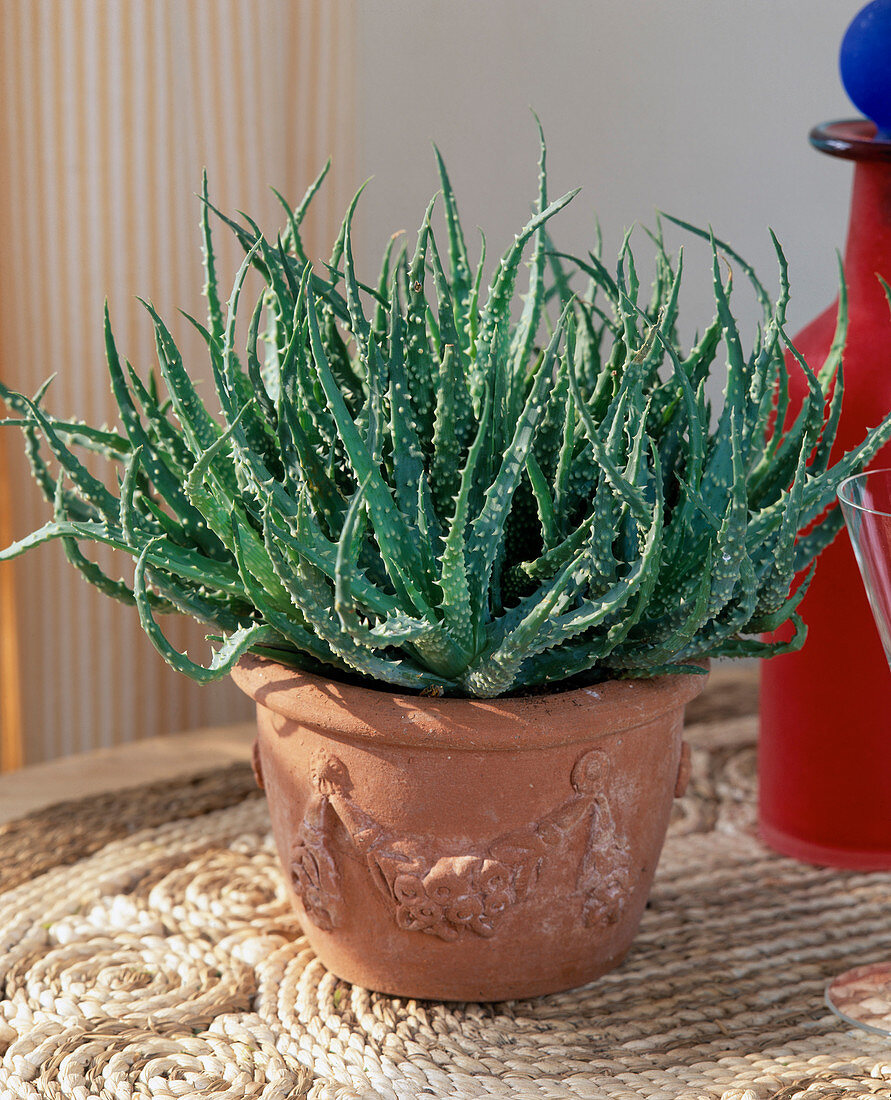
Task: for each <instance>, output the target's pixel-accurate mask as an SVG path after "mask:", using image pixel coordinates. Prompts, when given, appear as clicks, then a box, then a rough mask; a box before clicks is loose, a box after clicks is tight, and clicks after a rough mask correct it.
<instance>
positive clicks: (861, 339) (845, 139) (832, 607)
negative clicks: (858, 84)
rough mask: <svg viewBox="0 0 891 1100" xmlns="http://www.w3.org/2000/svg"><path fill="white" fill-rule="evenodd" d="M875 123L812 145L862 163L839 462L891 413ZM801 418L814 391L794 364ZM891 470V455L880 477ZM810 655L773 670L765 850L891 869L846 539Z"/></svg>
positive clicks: (850, 126) (819, 135)
mask: <svg viewBox="0 0 891 1100" xmlns="http://www.w3.org/2000/svg"><path fill="white" fill-rule="evenodd" d="M874 133H875V127H874V125H873V124H872V123H869V122H840V123H830V124H828V125H826V126H822V127H818V128H817V129H815V130H814V131H813V132H812V134H811V141H812V142H813V144H814V145H815V146H817V148H819V149H821V150H823V151H825V152H828V153H831V154H834V155H837V156H843V157H847V158H849V159H853V160H854V161H855V169H854V186H853V194H852V200H851V213H850V222H849V228H848V242H847V248H846V251H845V261H844V269H845V282H846V284H847V289H848V303H849V328H848V339H847V344H846V347H845V352H844V356H843V372H844V386H845V391H844V402H843V406H842V416H841V423H840V427H839V432H838V439H837V441H836V444H835V448H834V450H833V455H832V457H833V460H837V459H838V458H840V457H841V456H842V454H843V453H844V452H845V451H847V450H850V449H851V448H852V447H854V446H856V445H857V444H858V443H859V442H860V441H861V440H862V438H863V436H864V434H865V433H866V431H867V429H869V428H872V427H875V425H876V424H878V423H879V421H881V420H882V419H883V418H884V417H885V416H886V415H887V414H888V412H889V410H891V310H889V305H888V300H887V298H886V296H885V292H884V289H883V287H882V284H881V282H880V280H879V276H880V275H881V276H883V277H884V278H885V279H886V280H888V281H889V282H891V142H889V141H878V140H876V139H875V138H874V136H873V135H874ZM836 310H837V304H834V305H832V306H830V308H829V309H827V310H826V311H825V312H824V313H821V314H820V316H819V317H817V318H816V319H815V320H814V321H812V322H811V323H810V324H809V325H808V326H807V327H806V328H805V329H804V330H803V331H802V332H801V333H799V334H798V336H797V337H796V338H795V339H794V343H795V345H796V346H797V347H798V349H799V350H800V351H801V353H802V354H803V355H804V357H805V359H806V360H807V362H808V363H809V364H810V365H811V367H812V368H814V369H815V370H816V369H817V368H819V367H820V365H821V364H822V363H823V362H824V361H825V359H826V356H827V353H828V351H829V347H830V344H831V343H832V338H833V335H834V333H835V325H836ZM789 366H790V374H791V384H792V407H793V409H794V408H796V407H798V408H800V406H801V403H802V401H803V399H804V396H805V390H806V382H805V379H804V376H803V373H802V371H801V370H800V369H799V368H797V367H796V366H795V365H794V364H793V363H792V362H791V361H790V364H789ZM883 467H891V444H889V445H887V446H886V447H884V448H883V449H882V451H880V452H879V454H878V455H877V456H876V458H875V459H874V461H873V462H872V463H871V468H875V469H881V468H883ZM801 615H802V617H803V619H804V621H805V622H806V623H807V627H808V637H807V641H806V643H805V646H804V648H803V649H801V650H800V651H799V652H797V653H792V654H788V655H786V656H782V657H776V658H774V659H773V660H771V661H766V662H764V664H763V666H762V673H761V734H760V741H759V777H760V824H761V835H762V837H763V839H764V841H765V842H766V843H767V844H769V845H770V846H771V847H772V848H775V849H776V850H777V851H780V852H783V853H784V854H786V855H790V856H794V857H795V858H797V859H803V860H807V861H809V862H813V863H819V864H826V865H829V866H834V867H848V868H855V869H860V870H879V869H891V672H889V669H888V662H887V660H886V658H885V653H884V650H883V649H882V645H881V642H880V640H879V635H878V631H877V629H876V626H875V623H874V621H873V618H872V614H871V612H870V608H869V604H868V602H867V599H866V595H865V592H864V589H863V585H862V582H861V579H860V574H859V571H858V569H857V563H856V561H855V559H854V554H853V551H852V549H851V544H850V540H849V539H848V536H847V533H846V532H842V534H840V535H839V537H838V538H837V539H836V541H835V542H834V543H833V544H832V546H830V547H829V548H828V549H827V550H826V551H825V552H824V554H823V555H822V556H821V558H820V562H819V565H818V567H817V572H816V575H815V577H814V580H813V583H812V585H811V588H810V590H809V592H808V594H807V596H806V597H805V599H804V601H803V603H802V606H801Z"/></svg>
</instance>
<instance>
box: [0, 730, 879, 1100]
mask: <svg viewBox="0 0 891 1100" xmlns="http://www.w3.org/2000/svg"><path fill="white" fill-rule="evenodd" d="M699 713H700V715H701V716H702V717H706V711H705V710H704V709H700V712H699ZM709 717H710V719H711V720H710V721H708V722H706V723H702V722H700V724H699V725H698V726H694V727H693V728H692V729H691V730H690V733H691V734H692V735H693V737H694V739H695V740H697V741H698V743H699V747H698V748H696V749H695V750H694V774H693V781H692V783H691V791H690V793H689V794H688V795H687V797H686V798H685V799H684V800H683V801H682V802H680V803H679V804H678V807H677V812H676V816H675V820H674V822H673V824H672V828H671V832H670V834H669V839H668V841H667V843H666V847H665V851H664V854H663V858H662V862H661V864H660V868H659V873H658V875H657V879H656V886H655V888H654V892H653V896H652V900H651V904H650V906H649V908H648V910H647V913H646V915H645V917H644V921H643V925H642V928H641V932H640V935H639V937H638V940H637V941H636V944H635V947H634V949H633V950H632V952H631V955H630V956H629V958H628V960H627V962H626V963H625V965H624V966H623V967H622V968H621V969H619V970H618V971H615V972H613V973H612V974H609V975H607V976H606V977H605V978H602V979H600V981H598V982H595V983H593V984H592V985H589V986H586V987H584V988H582V989H577V990H572V991H570V992H567V993H563V994H558V995H555V996H550V997H542V998H539V999H537V1000H533V1001H515V1002H511V1003H505V1004H496V1005H456V1004H450V1005H444V1004H434V1003H429V1002H415V1001H401V1000H398V999H395V998H390V997H385V996H381V995H378V994H372V993H369V992H368V991H366V990H363V989H359V988H354V987H351V986H349V985H346V984H345V983H343V982H340V981H339V980H338V979H336V978H335V977H333V976H332V975H330V974H328V973H327V972H326V971H325V970H324V968H323V967H322V966H321V965H320V964H319V963H318V962H317V961H316V960H315V958H314V957H313V955H312V952H311V951H310V950H309V948H308V947H307V945H306V942H305V940H304V939H303V938H302V937H301V936H300V934H299V930H298V928H297V926H296V923H295V920H294V918H293V916H292V915H291V912H290V909H289V906H288V901H287V898H286V895H285V890H284V884H283V878H282V875H281V872H280V870H279V868H278V863H277V859H276V856H275V852H274V848H273V846H272V842H271V839H270V837H269V834H268V819H267V814H266V808H265V804H264V803H263V802H262V801H261V800H260V799H258V798H256V797H252V792H250V787H249V782H250V780H249V776H248V772H247V769H245V768H241V767H236V768H230V769H227V770H225V771H220V772H217V773H213V774H209V775H207V776H204V777H200V778H198V779H195V780H190V781H186V782H181V783H180V784H178V785H176V786H175V787H174V788H172V789H171V788H169V787H168V788H167V789H166V790H165V789H161V788H155V787H146V788H137V789H135V790H132V791H125V792H122V793H119V794H116V795H109V796H105V798H104V800H95V799H93V800H91V801H90V802H89V803H85V804H83V805H80V804H76V803H74V804H68V805H67V806H65V807H60V808H55V809H52V810H50V811H46V812H44V813H42V814H36V815H32V817H30V818H28V819H23V820H22V821H20V822H14V823H12V824H11V825H9V826H7V827H6V828H5V829H4V830H0V890H2V891H3V892H2V893H0V982H2V985H0V997H2V999H0V1097H2V1098H3V1100H7V1098H8V1100H18V1098H23V1100H37V1098H43V1097H50V1098H54V1100H55V1098H58V1100H62V1098H65V1100H68V1098H71V1100H87V1098H89V1097H99V1098H102V1100H125V1098H126V1100H133V1098H143V1097H152V1098H161V1097H164V1098H168V1097H192V1096H202V1097H214V1098H220V1100H224V1098H225V1100H236V1098H239V1100H240V1098H245V1097H247V1098H253V1097H257V1098H262V1100H286V1098H287V1100H292V1098H300V1097H304V1096H306V1097H310V1098H312V1100H377V1098H379V1097H380V1098H385V1100H415V1098H419V1097H443V1098H446V1097H447V1098H449V1100H478V1098H483V1097H511V1098H518V1100H533V1098H535V1100H543V1098H561V1100H564V1098H569V1100H572V1098H584V1100H600V1098H603V1100H641V1098H646V1100H706V1098H708V1100H712V1098H714V1100H717V1098H721V1100H794V1098H798V1097H800V1098H802V1100H817V1098H820V1100H842V1098H844V1100H847V1098H854V1097H885V1098H889V1097H891V1045H889V1044H888V1042H887V1041H884V1040H882V1039H881V1038H880V1037H878V1036H874V1035H870V1034H868V1033H866V1032H862V1031H854V1030H847V1029H846V1028H845V1026H844V1025H843V1024H841V1023H840V1022H839V1021H837V1020H836V1019H835V1017H833V1016H832V1015H831V1014H830V1013H829V1012H828V1010H826V1009H825V1008H824V1006H823V1000H822V995H823V987H824V985H825V983H826V980H827V979H828V978H829V977H830V976H832V975H833V974H835V973H836V972H837V971H838V970H840V969H844V968H847V967H848V966H853V965H857V964H858V963H863V962H866V961H869V960H871V959H880V958H883V957H889V956H891V943H889V939H891V937H889V920H888V912H889V906H888V902H889V894H891V875H884V874H872V875H862V874H854V873H841V872H837V871H829V870H825V869H819V868H815V867H810V866H807V865H804V864H798V863H794V862H792V861H789V860H784V859H780V858H779V857H777V856H774V855H771V854H769V853H768V852H766V851H765V850H764V849H763V848H762V847H761V846H760V845H759V844H758V842H757V840H755V839H754V835H753V824H754V802H753V795H754V749H753V744H752V740H753V736H754V720H753V719H752V718H751V717H732V716H728V715H726V714H725V715H720V714H718V715H717V716H715V715H714V714H712V715H710V716H709ZM165 818H166V819H165ZM85 822H87V823H89V822H92V826H91V827H89V828H88V827H86V826H85ZM140 825H142V827H140ZM41 841H42V846H41V844H40V843H39V842H41Z"/></svg>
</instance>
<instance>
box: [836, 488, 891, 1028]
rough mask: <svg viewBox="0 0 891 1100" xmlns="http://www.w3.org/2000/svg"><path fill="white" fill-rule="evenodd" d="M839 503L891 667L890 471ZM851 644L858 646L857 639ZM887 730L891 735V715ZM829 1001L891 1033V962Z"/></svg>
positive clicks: (840, 981) (849, 1018)
mask: <svg viewBox="0 0 891 1100" xmlns="http://www.w3.org/2000/svg"><path fill="white" fill-rule="evenodd" d="M838 499H839V501H840V503H841V508H842V513H843V515H844V517H845V523H846V525H847V528H848V534H849V535H850V537H851V544H852V545H853V547H854V554H855V556H856V558H857V564H858V565H859V566H860V573H861V576H862V577H863V584H864V586H865V587H866V594H867V596H868V597H869V603H870V607H871V608H872V613H873V617H874V618H875V621H876V626H877V627H878V631H879V635H880V637H881V639H882V644H883V646H884V647H885V654H886V656H887V657H888V663H889V665H891V470H868V471H867V472H866V473H862V474H856V475H855V476H854V477H849V478H847V480H845V481H843V482H842V483H841V485H840V486H839V487H838ZM851 641H852V644H856V639H851ZM887 732H888V736H889V737H891V715H889V729H888V731H887ZM888 813H889V814H891V777H889V796H888ZM826 1003H827V1005H828V1006H829V1007H830V1008H831V1009H832V1011H833V1012H834V1013H835V1014H836V1015H837V1016H840V1017H841V1019H843V1020H845V1021H846V1022H847V1023H850V1024H854V1025H856V1026H857V1027H862V1028H866V1030H868V1031H875V1032H878V1033H879V1034H882V1035H891V961H889V962H881V963H872V964H869V965H867V966H858V967H856V968H855V969H854V970H848V971H845V973H843V974H839V975H838V977H836V978H833V979H832V981H831V982H830V983H829V985H828V986H827V987H826Z"/></svg>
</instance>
